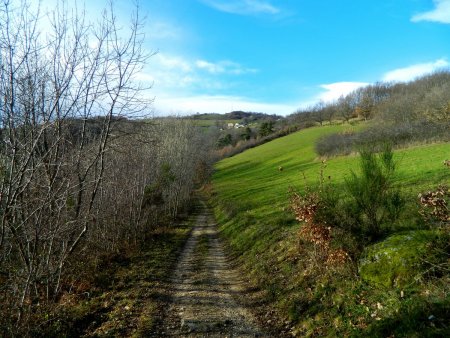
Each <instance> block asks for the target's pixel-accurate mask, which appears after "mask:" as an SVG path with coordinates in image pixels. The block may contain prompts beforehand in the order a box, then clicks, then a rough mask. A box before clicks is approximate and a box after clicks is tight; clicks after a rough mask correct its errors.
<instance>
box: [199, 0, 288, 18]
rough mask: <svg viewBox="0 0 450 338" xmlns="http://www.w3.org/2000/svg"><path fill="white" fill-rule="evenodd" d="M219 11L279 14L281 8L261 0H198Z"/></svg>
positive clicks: (240, 13) (242, 13) (239, 13)
mask: <svg viewBox="0 0 450 338" xmlns="http://www.w3.org/2000/svg"><path fill="white" fill-rule="evenodd" d="M200 1H201V2H203V3H204V4H206V5H208V6H210V7H212V8H214V9H216V10H218V11H221V12H226V13H231V14H238V15H255V14H271V15H274V14H279V13H280V12H281V10H280V9H279V8H278V7H275V6H274V5H272V4H271V3H269V2H268V1H262V0H200Z"/></svg>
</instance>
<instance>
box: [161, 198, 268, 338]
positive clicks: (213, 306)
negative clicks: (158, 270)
mask: <svg viewBox="0 0 450 338" xmlns="http://www.w3.org/2000/svg"><path fill="white" fill-rule="evenodd" d="M169 291H170V294H171V303H170V304H169V305H168V307H167V309H166V310H165V315H164V319H163V320H162V322H161V325H160V327H159V328H158V333H157V334H158V336H176V337H180V336H181V337H268V336H269V335H267V334H265V333H264V332H263V330H262V329H261V328H260V327H259V326H258V325H257V323H256V320H255V317H254V316H253V315H252V314H251V313H250V312H249V310H248V309H246V308H244V307H243V306H242V305H241V304H240V303H241V302H240V299H241V297H244V296H245V285H244V283H243V282H242V281H241V280H240V278H239V275H238V273H237V272H236V270H234V269H232V268H231V267H230V264H229V262H228V261H227V259H226V256H225V254H224V251H223V247H222V245H221V243H220V241H219V239H218V234H217V226H216V224H215V220H214V217H213V215H212V214H211V212H210V211H209V209H208V208H207V207H206V206H205V205H204V204H203V203H202V206H201V208H200V210H199V213H198V216H197V221H196V224H195V226H194V228H193V230H192V234H191V236H190V238H189V239H188V241H187V243H186V246H185V248H184V249H183V252H182V254H181V256H180V259H179V261H178V264H177V266H176V269H175V272H174V275H173V277H172V280H171V285H170V290H169Z"/></svg>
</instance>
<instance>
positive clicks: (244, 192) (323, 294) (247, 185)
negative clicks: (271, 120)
mask: <svg viewBox="0 0 450 338" xmlns="http://www.w3.org/2000/svg"><path fill="white" fill-rule="evenodd" d="M355 128H356V129H359V128H362V126H356V127H353V126H342V125H339V126H326V127H318V128H310V129H306V130H303V131H300V132H298V133H295V134H291V135H289V136H286V137H283V138H279V139H276V140H274V141H272V142H269V143H267V144H264V145H262V146H259V147H257V148H253V149H250V150H248V151H246V152H244V153H242V154H239V155H237V156H234V157H232V158H228V159H225V160H223V161H221V162H219V163H218V164H217V167H216V169H217V171H216V173H215V174H214V177H213V202H214V204H215V211H216V214H217V217H218V219H219V223H220V224H221V228H222V233H223V234H224V236H225V237H226V238H227V239H228V241H229V243H230V247H231V249H232V250H233V251H234V252H235V253H236V254H237V255H238V256H239V257H240V259H241V263H242V264H243V265H244V267H246V269H247V271H248V272H249V275H250V276H251V277H253V279H254V280H255V282H256V283H257V284H258V285H260V286H262V287H263V288H264V289H265V290H266V291H267V297H268V299H269V300H270V301H271V302H273V303H274V304H276V307H277V308H278V309H279V310H280V312H281V314H282V315H283V316H286V317H287V318H288V319H289V320H290V321H291V322H292V323H293V327H294V328H293V332H296V333H297V334H301V335H304V334H306V335H317V334H320V335H322V334H344V333H349V332H363V331H364V330H365V331H364V332H373V335H375V336H377V335H378V333H380V332H384V331H383V330H388V331H389V327H390V326H391V325H393V324H392V320H393V321H394V322H395V320H396V319H397V318H398V317H399V315H398V316H395V315H393V314H392V313H403V312H405V313H406V314H407V315H406V317H410V318H412V320H414V316H413V315H412V314H411V311H413V310H414V311H416V310H417V308H420V309H422V310H423V306H425V305H423V304H425V303H426V301H425V303H423V302H422V303H420V302H419V301H417V302H416V301H413V299H415V298H414V297H415V296H414V295H416V293H411V297H413V296H414V297H413V298H408V299H409V300H411V302H412V303H411V304H415V305H411V304H409V303H408V304H409V305H408V304H406V303H402V302H401V299H400V298H399V297H400V296H399V295H398V293H399V290H388V291H387V290H382V289H379V288H376V287H375V288H374V287H373V286H369V285H366V284H365V283H362V282H361V281H360V280H359V278H358V277H357V273H353V275H356V276H355V277H354V278H345V279H346V281H337V280H336V279H333V278H335V277H333V276H329V275H328V276H322V277H320V278H321V280H320V283H319V280H317V278H316V280H314V283H312V282H311V281H310V282H308V281H306V279H307V278H306V277H305V275H306V273H304V271H301V267H302V265H301V260H302V257H300V256H299V255H300V254H301V253H300V250H299V246H298V235H297V234H298V230H299V227H300V225H299V224H298V222H297V221H295V219H294V216H293V214H292V212H291V211H290V210H289V193H288V191H289V188H290V187H292V186H293V187H296V188H297V189H300V190H301V189H302V188H304V186H305V183H306V182H308V184H311V185H313V184H315V183H316V182H317V181H318V179H319V173H320V171H321V168H322V167H323V163H322V159H320V158H318V156H317V155H316V154H315V152H314V144H315V142H316V140H317V139H318V138H319V137H321V136H323V135H325V134H331V133H336V132H345V131H347V130H349V129H352V130H354V129H355ZM449 157H450V144H433V145H424V146H416V147H413V148H409V149H404V150H400V151H396V152H395V159H396V161H397V163H398V171H397V174H396V176H395V177H396V178H395V185H397V186H399V187H401V190H402V192H403V194H404V196H406V199H407V210H408V212H410V213H411V214H410V215H409V216H408V215H407V216H405V218H404V219H403V222H402V224H403V228H401V229H396V230H398V231H405V230H407V229H414V228H415V227H416V226H417V224H416V223H417V221H416V220H417V219H418V218H419V217H418V213H417V208H416V201H415V200H416V198H417V194H418V193H419V192H421V191H423V190H426V189H428V188H431V187H434V186H436V185H437V184H438V183H440V182H445V181H446V182H449V174H450V172H449V170H448V169H447V168H445V167H444V166H443V164H442V163H443V161H444V160H445V159H448V158H449ZM325 163H326V164H325V168H324V175H325V177H327V180H328V176H329V177H330V181H331V182H332V184H333V185H334V187H335V188H336V189H338V190H339V189H342V188H343V185H344V182H345V177H348V175H349V173H350V170H352V169H353V170H357V167H358V156H356V155H352V156H346V157H337V158H333V159H329V160H327V161H326V162H325ZM308 283H312V284H311V285H310V284H308ZM319 284H320V285H322V288H321V287H320V286H318V285H319ZM305 288H307V290H309V291H305ZM440 291H441V289H439V290H437V291H436V292H437V293H439V292H440ZM361 292H362V293H367V299H365V300H361V299H359V298H358V297H355V294H361ZM307 293H309V295H308V296H305V294H307ZM352 293H354V294H353V296H352ZM347 298H348V299H347ZM388 301H389V302H391V306H390V307H388V306H385V305H377V304H384V302H388ZM421 301H422V300H421ZM343 302H344V303H345V304H346V305H345V306H344V307H343V306H342V305H339V304H341V303H343ZM370 302H372V303H373V304H368V303H370ZM374 304H375V305H374ZM392 304H396V305H392ZM439 304H440V303H439ZM373 306H375V310H376V307H377V306H378V307H379V306H384V308H385V310H386V316H385V317H383V316H381V315H379V314H376V315H373V313H374V312H372V308H371V307H373ZM447 310H448V309H447ZM447 310H445V311H447ZM402 311H403V312H402ZM417 311H418V310H417ZM417 311H416V312H417ZM423 311H425V310H423ZM379 312H380V311H379ZM391 312H392V313H391ZM417 313H418V314H417V316H421V315H423V314H422V312H421V311H418V312H417ZM380 316H381V317H380ZM434 316H436V315H434ZM374 317H376V318H379V319H377V321H376V322H374V320H373V318H374ZM371 322H374V323H372V324H373V325H372V324H370V323H371ZM333 323H334V324H333ZM357 323H359V324H357ZM426 324H427V323H425V324H424V325H425V326H423V328H427V326H426ZM405 325H406V326H407V328H405V329H404V331H405V332H406V331H408V330H410V331H411V330H412V331H411V332H413V331H414V330H418V331H420V330H421V329H420V328H417V327H416V324H415V323H412V324H411V323H410V324H405ZM433 325H434V324H433ZM419 326H420V325H419ZM399 327H401V326H399ZM411 327H412V328H411ZM421 327H422V326H421ZM358 330H359V331H358ZM370 330H372V331H370ZM386 332H387V331H386ZM408 332H409V331H408ZM380 335H381V336H382V335H383V334H381V333H380Z"/></svg>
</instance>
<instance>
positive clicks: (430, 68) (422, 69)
mask: <svg viewBox="0 0 450 338" xmlns="http://www.w3.org/2000/svg"><path fill="white" fill-rule="evenodd" d="M449 66H450V63H449V62H448V61H447V60H445V59H439V60H436V61H433V62H428V63H419V64H415V65H411V66H408V67H404V68H398V69H394V70H392V71H389V72H387V73H386V74H384V76H383V78H382V80H383V81H386V82H408V81H412V80H414V79H416V78H417V77H419V76H423V75H426V74H430V73H433V72H434V71H437V70H439V69H442V68H446V67H449Z"/></svg>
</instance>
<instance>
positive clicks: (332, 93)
mask: <svg viewBox="0 0 450 338" xmlns="http://www.w3.org/2000/svg"><path fill="white" fill-rule="evenodd" d="M368 84H369V83H367V82H335V83H329V84H323V85H320V88H321V89H322V90H325V91H324V92H322V93H320V94H319V95H318V97H317V101H320V100H321V101H325V102H332V101H335V100H337V99H338V98H340V97H341V96H345V95H347V94H350V93H351V92H352V91H354V90H356V89H358V88H360V87H364V86H367V85H368Z"/></svg>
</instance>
